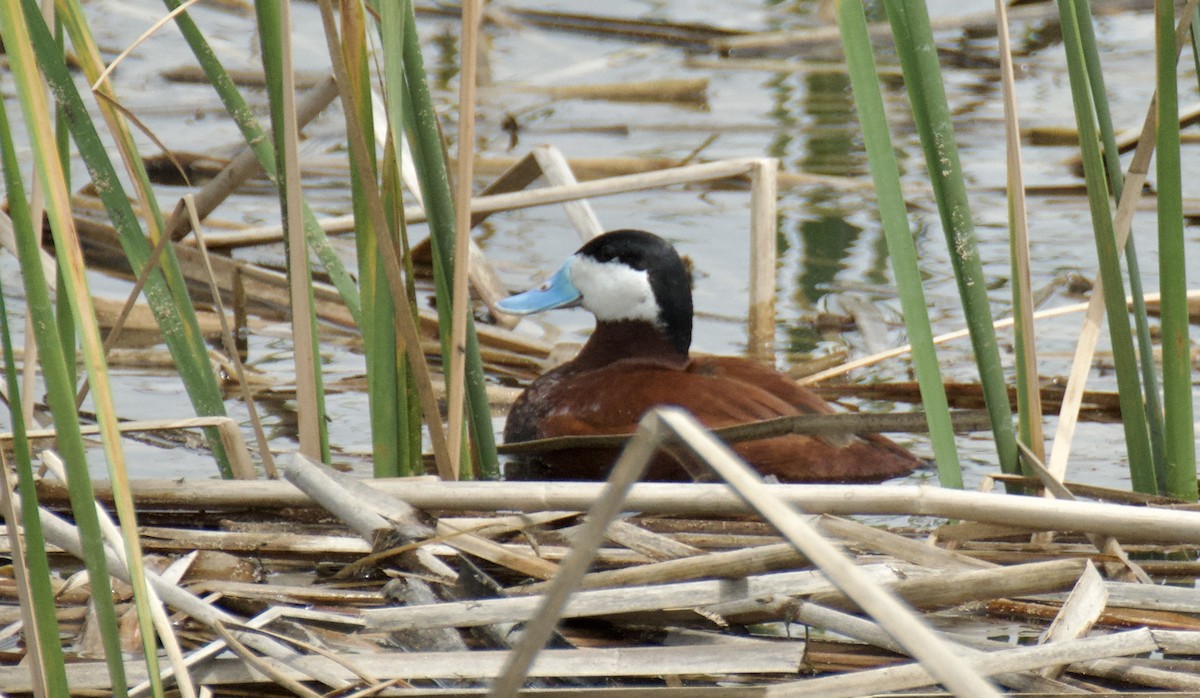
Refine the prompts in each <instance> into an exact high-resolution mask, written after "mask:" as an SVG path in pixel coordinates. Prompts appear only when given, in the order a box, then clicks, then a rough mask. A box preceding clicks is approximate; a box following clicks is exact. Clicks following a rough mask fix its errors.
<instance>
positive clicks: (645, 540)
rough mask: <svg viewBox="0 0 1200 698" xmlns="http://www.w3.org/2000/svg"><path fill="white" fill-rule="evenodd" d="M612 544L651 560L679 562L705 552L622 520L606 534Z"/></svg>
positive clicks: (617, 520)
mask: <svg viewBox="0 0 1200 698" xmlns="http://www.w3.org/2000/svg"><path fill="white" fill-rule="evenodd" d="M604 535H605V537H607V538H608V539H609V540H611V541H612V542H614V543H616V544H618V545H623V546H625V547H626V548H629V549H630V550H634V551H637V552H639V553H641V554H643V555H645V556H646V557H648V558H650V559H651V560H659V561H662V560H678V559H680V558H685V557H690V556H692V555H700V554H703V553H704V551H703V550H700V549H699V548H697V547H695V546H691V545H688V544H687V543H681V542H679V541H677V540H675V539H674V538H672V537H670V536H667V535H663V534H661V533H655V532H653V531H648V530H646V529H644V528H642V527H641V526H635V525H634V524H631V523H629V522H627V521H624V520H622V519H614V520H613V521H612V523H610V524H609V525H608V529H607V530H606V531H605V532H604Z"/></svg>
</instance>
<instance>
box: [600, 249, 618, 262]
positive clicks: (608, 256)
mask: <svg viewBox="0 0 1200 698" xmlns="http://www.w3.org/2000/svg"><path fill="white" fill-rule="evenodd" d="M616 256H617V254H616V253H615V252H614V251H613V248H612V245H602V246H601V247H600V255H599V257H600V261H601V262H611V261H612V260H613V257H616Z"/></svg>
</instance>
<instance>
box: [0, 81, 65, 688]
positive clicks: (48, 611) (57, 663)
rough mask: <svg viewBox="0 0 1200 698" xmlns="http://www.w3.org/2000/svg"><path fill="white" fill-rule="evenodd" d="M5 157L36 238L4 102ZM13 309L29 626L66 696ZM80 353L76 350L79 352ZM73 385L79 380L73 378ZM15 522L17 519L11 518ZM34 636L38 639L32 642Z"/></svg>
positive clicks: (19, 216)
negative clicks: (31, 623)
mask: <svg viewBox="0 0 1200 698" xmlns="http://www.w3.org/2000/svg"><path fill="white" fill-rule="evenodd" d="M0 158H3V169H4V183H5V192H6V193H7V195H8V210H9V216H10V218H11V220H12V223H13V230H14V232H15V234H16V236H17V238H18V239H20V238H22V237H24V238H36V237H37V235H36V234H35V233H34V225H33V218H32V215H31V214H30V211H29V205H28V203H27V202H26V200H25V186H24V184H23V183H22V181H21V165H20V163H19V162H17V156H16V150H15V149H14V148H13V140H12V131H11V129H10V128H9V125H8V110H7V109H6V108H5V107H4V104H3V103H2V102H0ZM8 317H9V315H8V310H7V309H6V308H5V304H4V294H3V293H0V338H2V339H3V342H4V377H5V380H6V381H7V384H8V397H9V415H10V416H11V417H12V433H13V440H12V449H13V455H14V457H15V460H16V466H17V467H16V471H17V490H18V492H20V494H21V503H22V505H23V506H22V507H21V526H22V529H23V532H24V538H25V560H24V562H25V569H26V573H27V575H28V578H29V590H30V597H31V598H30V601H31V603H30V606H31V608H32V610H33V621H34V625H35V630H36V631H35V632H32V633H31V632H30V629H26V633H25V639H26V647H27V651H29V652H31V653H35V654H36V659H35V660H32V661H37V662H38V663H39V664H40V666H41V673H42V678H43V680H44V681H45V685H46V689H47V695H51V696H65V695H67V693H68V687H67V672H66V666H65V662H64V659H63V648H62V642H61V641H60V640H59V627H58V618H57V616H56V615H55V608H54V587H53V585H52V584H51V582H50V560H49V558H48V556H47V555H46V549H47V545H46V542H45V540H44V538H43V537H42V521H41V518H40V517H39V516H38V513H37V506H36V505H37V489H36V488H35V486H34V481H35V478H34V470H33V456H32V452H31V450H30V447H29V439H28V438H27V437H26V435H25V417H24V415H23V414H22V413H21V407H20V405H21V392H20V390H21V386H20V380H19V376H20V374H19V373H18V372H17V364H16V361H15V360H14V357H15V353H14V352H13V345H12V335H11V332H10V330H9V327H8ZM73 353H74V352H72V354H73ZM64 368H65V367H64ZM71 384H72V385H73V384H74V382H73V380H72V382H71ZM10 525H11V522H10ZM31 635H36V637H37V641H36V642H30V637H31Z"/></svg>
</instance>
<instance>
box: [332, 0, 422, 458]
mask: <svg viewBox="0 0 1200 698" xmlns="http://www.w3.org/2000/svg"><path fill="white" fill-rule="evenodd" d="M389 4H390V3H389ZM341 14H342V18H341V19H342V32H341V39H342V42H341V47H340V48H341V51H342V55H343V59H344V60H345V61H346V65H348V66H353V69H352V70H350V71H349V78H350V81H351V83H352V84H351V85H350V87H349V90H350V91H352V92H353V93H355V95H356V99H355V101H354V105H353V108H352V110H348V112H352V113H353V115H354V118H356V119H357V121H358V127H359V129H361V131H362V132H363V133H372V132H373V131H374V119H373V111H372V105H371V83H370V80H369V77H370V74H371V73H370V68H369V64H368V54H367V51H368V49H367V45H366V23H365V18H364V16H363V8H362V5H360V4H358V3H343V4H342V5H341ZM375 153H376V150H375V148H368V149H366V151H365V155H366V158H367V162H366V163H365V167H364V166H360V165H359V164H358V163H352V166H351V168H350V184H351V192H352V194H353V205H354V220H355V224H354V238H355V245H356V250H357V257H358V283H359V293H361V294H362V301H363V322H362V325H361V330H362V336H363V354H364V358H365V361H366V368H367V406H368V409H369V411H370V418H371V444H372V455H373V458H372V462H373V465H374V474H375V477H396V476H400V475H412V474H417V470H416V469H415V468H413V467H412V466H413V465H414V463H413V462H412V461H411V460H410V457H409V456H410V454H408V453H406V452H405V447H406V446H407V445H408V439H407V438H406V428H405V426H404V425H403V423H402V420H403V419H404V418H406V417H407V407H406V406H405V405H404V404H402V403H403V402H404V400H406V399H407V397H408V395H407V390H406V386H405V385H404V383H403V380H404V377H405V366H406V364H407V361H406V360H405V358H404V356H403V354H402V353H400V351H399V345H398V344H397V340H396V318H395V317H394V314H395V313H396V308H395V305H394V304H393V302H392V297H391V294H390V293H389V291H388V287H387V273H386V270H385V269H384V268H383V259H382V257H381V255H380V252H379V249H380V248H379V242H378V241H377V240H376V239H375V237H376V236H377V235H387V236H391V237H392V238H393V239H394V238H395V235H393V233H392V231H391V230H390V229H385V230H376V229H375V227H374V226H373V225H372V222H371V215H370V212H369V211H368V210H367V197H366V196H365V195H364V193H363V189H364V187H367V186H370V187H374V186H376V183H375V182H373V181H372V182H362V181H361V180H360V179H359V173H360V172H370V173H373V174H374V176H376V177H378V174H379V163H378V162H377V161H376V156H375ZM350 157H351V159H354V158H356V157H357V154H356V153H355V152H354V151H351V153H350ZM388 181H390V180H388ZM387 189H390V187H389V188H387ZM384 199H385V204H384V205H385V208H387V210H388V211H389V212H390V211H392V210H394V208H393V207H394V206H397V205H399V206H401V207H402V206H403V204H402V202H400V200H399V199H398V198H396V197H391V196H388V195H387V194H386V193H385V195H384ZM401 215H403V212H401ZM392 219H393V217H392V216H389V217H388V222H389V223H390V222H392ZM403 312H407V313H412V308H404V309H403ZM414 317H415V316H414Z"/></svg>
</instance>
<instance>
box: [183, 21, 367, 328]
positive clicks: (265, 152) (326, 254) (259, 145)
mask: <svg viewBox="0 0 1200 698" xmlns="http://www.w3.org/2000/svg"><path fill="white" fill-rule="evenodd" d="M163 4H164V5H166V6H167V8H168V9H171V10H174V9H175V8H177V7H179V6H180V5H182V4H183V3H182V2H181V1H180V0H163ZM175 24H176V26H178V27H179V31H180V33H182V34H183V38H184V40H185V41H187V43H188V46H189V47H191V49H192V53H193V54H194V55H195V56H196V60H197V62H198V63H199V64H200V68H201V69H202V70H203V71H204V75H205V77H206V78H207V79H208V82H209V84H211V85H212V87H213V89H214V90H215V91H216V93H217V96H218V97H219V98H220V99H221V103H222V104H224V105H225V110H226V111H227V112H228V113H229V116H230V118H231V119H233V122H234V123H235V124H237V126H238V128H239V129H240V130H241V132H242V138H244V139H245V141H246V145H247V146H248V147H249V148H250V149H251V150H252V151H254V156H255V157H256V158H257V159H258V164H259V165H260V166H261V167H262V169H263V172H265V173H266V175H267V178H268V179H270V180H271V183H272V184H275V185H276V186H279V181H278V179H277V177H276V172H277V171H278V168H277V165H276V162H275V147H274V140H273V139H272V137H271V136H270V134H268V133H267V132H266V131H265V130H264V129H263V128H262V126H261V125H260V124H259V122H258V120H257V119H256V118H255V117H254V110H253V109H251V108H250V106H249V105H248V104H246V100H245V99H243V98H242V94H241V92H239V91H238V88H237V86H236V85H235V84H234V83H233V79H232V78H230V77H229V73H228V72H226V70H225V68H224V66H223V65H222V64H221V61H220V60H219V59H218V58H217V55H216V53H215V52H214V51H213V50H212V46H210V45H209V43H208V40H207V39H205V38H204V35H203V34H202V33H201V32H200V29H199V28H198V27H197V26H196V23H195V22H194V21H192V18H191V17H190V16H188V13H186V12H183V13H181V14H179V15H176V17H175ZM303 215H304V237H305V241H306V242H307V243H308V246H309V248H311V249H312V251H313V254H315V255H316V256H317V259H318V260H320V262H321V266H322V267H323V268H324V269H325V272H326V273H327V274H329V279H330V281H331V282H332V283H333V285H334V287H335V288H337V290H338V294H339V295H340V296H341V297H342V302H343V303H345V304H346V309H347V310H348V311H349V313H350V316H351V317H352V318H354V322H355V324H357V325H359V326H360V327H361V326H362V319H361V307H362V306H361V302H360V300H359V295H358V287H357V286H356V285H355V283H354V279H353V278H352V277H351V276H350V273H349V272H347V271H346V267H345V265H344V264H343V263H342V260H341V258H340V257H338V254H337V250H335V249H334V248H333V246H332V245H331V244H330V242H329V236H327V235H326V234H325V231H324V230H322V229H321V224H320V222H319V221H318V220H317V217H316V215H315V214H314V213H313V212H312V209H310V208H309V206H308V204H307V203H303Z"/></svg>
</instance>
